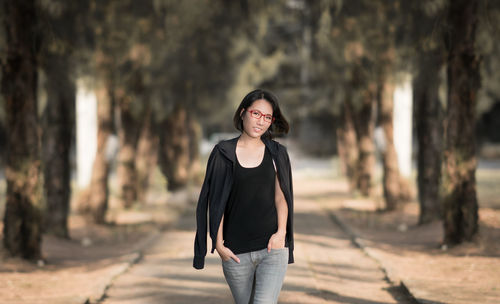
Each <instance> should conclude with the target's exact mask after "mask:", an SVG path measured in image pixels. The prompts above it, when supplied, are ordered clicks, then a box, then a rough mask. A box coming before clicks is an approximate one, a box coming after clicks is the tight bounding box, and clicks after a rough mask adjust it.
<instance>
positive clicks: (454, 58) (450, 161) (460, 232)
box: [443, 0, 480, 244]
mask: <svg viewBox="0 0 500 304" xmlns="http://www.w3.org/2000/svg"><path fill="white" fill-rule="evenodd" d="M477 8H478V1H477V0H456V1H451V2H450V4H449V11H448V22H449V26H448V28H449V32H448V37H447V41H446V42H447V43H448V45H447V46H448V68H447V74H448V107H447V113H446V140H445V143H446V147H445V151H444V167H445V168H444V176H443V188H444V197H443V206H444V230H445V237H444V242H445V243H446V244H456V243H460V242H462V241H465V240H471V239H472V238H473V237H474V235H475V234H476V232H477V229H478V203H477V197H476V179H475V172H476V162H477V161H476V155H475V152H476V151H475V112H476V102H477V91H478V89H479V87H480V74H479V66H480V60H479V55H478V54H477V53H476V52H475V47H474V44H475V36H476V26H477V22H478V16H477Z"/></svg>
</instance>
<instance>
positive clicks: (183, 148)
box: [159, 104, 190, 190]
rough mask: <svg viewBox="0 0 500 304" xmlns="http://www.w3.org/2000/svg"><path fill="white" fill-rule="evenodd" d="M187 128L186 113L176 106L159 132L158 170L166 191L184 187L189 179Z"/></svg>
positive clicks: (179, 106)
mask: <svg viewBox="0 0 500 304" xmlns="http://www.w3.org/2000/svg"><path fill="white" fill-rule="evenodd" d="M188 128H189V126H188V121H187V112H186V109H184V107H182V106H181V105H179V104H177V105H176V106H175V108H174V110H173V112H172V114H170V115H169V117H168V118H167V119H166V120H165V122H164V123H163V126H162V127H161V130H162V132H160V149H159V153H160V155H159V160H160V168H161V170H162V172H163V174H164V175H165V176H166V178H167V185H168V190H177V189H180V188H182V187H184V186H186V184H187V181H188V177H189V167H190V164H189V161H190V156H189V153H190V152H189V144H190V142H189V129H188Z"/></svg>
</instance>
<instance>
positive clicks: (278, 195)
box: [267, 175, 288, 252]
mask: <svg viewBox="0 0 500 304" xmlns="http://www.w3.org/2000/svg"><path fill="white" fill-rule="evenodd" d="M275 188H276V190H275V197H274V201H275V204H276V211H277V213H278V231H276V233H275V234H273V235H272V236H271V238H270V239H269V243H268V244H267V251H268V252H270V251H271V249H272V248H275V249H278V248H283V247H285V236H286V222H287V218H288V205H287V203H286V200H285V195H283V191H281V187H280V182H279V180H278V175H276V182H275Z"/></svg>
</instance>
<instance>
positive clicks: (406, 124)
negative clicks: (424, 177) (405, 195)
mask: <svg viewBox="0 0 500 304" xmlns="http://www.w3.org/2000/svg"><path fill="white" fill-rule="evenodd" d="M411 83H412V80H411V76H410V75H406V76H405V77H404V81H403V82H402V83H400V84H398V85H397V86H396V88H395V90H394V146H395V148H396V153H397V154H398V165H399V172H400V174H401V175H402V176H404V177H406V178H408V177H410V176H411V167H412V158H411V156H412V117H413V90H412V85H411Z"/></svg>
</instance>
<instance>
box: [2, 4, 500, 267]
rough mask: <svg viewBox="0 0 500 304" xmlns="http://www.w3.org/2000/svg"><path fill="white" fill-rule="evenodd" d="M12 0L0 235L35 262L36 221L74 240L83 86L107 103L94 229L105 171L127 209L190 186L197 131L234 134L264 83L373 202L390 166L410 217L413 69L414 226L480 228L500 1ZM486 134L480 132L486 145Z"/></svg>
mask: <svg viewBox="0 0 500 304" xmlns="http://www.w3.org/2000/svg"><path fill="white" fill-rule="evenodd" d="M11 2H12V1H6V0H4V1H2V5H3V7H5V9H4V10H3V13H2V15H1V18H2V20H3V31H2V32H0V37H1V38H2V39H3V41H4V43H3V44H0V45H1V46H2V49H1V56H2V57H1V63H2V74H1V77H2V98H1V99H0V102H1V103H2V105H3V110H2V111H0V114H1V115H0V135H1V134H2V128H1V126H3V125H5V134H6V136H5V138H6V145H5V146H6V147H7V148H4V146H3V145H2V149H3V150H5V151H4V155H6V157H5V160H4V163H5V165H4V166H5V175H6V179H7V185H8V186H7V202H6V204H5V205H6V208H5V209H6V211H5V217H4V229H5V232H4V242H5V244H6V247H8V248H13V249H12V252H13V253H14V254H16V255H23V256H30V257H36V256H37V255H38V254H39V238H40V231H41V230H40V229H41V228H40V223H41V222H40V220H41V217H40V214H42V212H43V214H44V217H43V218H44V220H43V223H44V229H45V231H46V232H49V233H53V234H55V235H58V236H62V237H67V236H68V230H67V216H68V213H69V212H70V210H71V206H70V197H71V186H70V185H71V184H70V182H71V172H72V171H71V170H72V169H73V167H72V166H73V163H72V146H73V143H74V137H75V132H74V124H75V109H74V103H75V95H76V85H75V84H76V83H77V82H76V80H77V79H80V78H83V77H85V79H87V85H88V86H89V87H90V88H92V90H93V92H94V94H95V96H96V97H97V100H98V103H97V113H96V116H97V121H98V131H97V135H96V137H97V150H96V151H95V152H94V151H89V153H95V161H94V164H93V171H92V178H91V182H90V185H89V187H88V189H87V191H84V193H83V194H81V195H80V199H79V201H80V202H81V204H80V206H79V208H78V209H79V210H80V211H83V212H85V213H87V214H88V215H89V219H92V220H93V221H95V222H97V223H104V222H106V212H107V209H108V205H109V195H110V194H109V193H110V183H109V180H110V175H111V173H114V172H116V174H117V176H118V180H117V185H118V186H117V192H118V194H117V195H118V197H119V199H120V203H121V205H122V206H123V207H124V208H130V207H132V206H134V205H135V204H140V203H141V202H142V201H143V200H144V198H145V193H146V192H147V186H148V180H149V176H150V175H151V172H154V170H155V168H157V167H158V168H159V169H160V171H161V172H162V173H163V174H164V176H165V177H166V180H167V190H169V191H174V190H181V189H183V188H184V187H185V186H186V185H188V184H189V182H190V180H191V179H192V177H193V176H194V175H195V173H194V168H196V167H197V165H196V162H197V161H198V160H199V157H198V151H199V143H200V138H203V137H205V138H206V137H208V136H209V135H210V134H212V133H214V132H229V131H233V127H232V122H231V120H230V119H228V117H229V118H230V117H232V115H233V111H234V108H235V105H236V104H237V103H239V101H240V100H241V98H242V97H243V96H244V95H245V93H246V92H248V91H249V90H250V89H252V88H255V87H265V88H268V89H271V90H273V91H274V92H275V93H276V94H277V95H278V96H280V97H281V100H282V101H281V103H282V105H283V108H284V111H285V114H286V115H287V117H289V118H290V119H291V121H292V126H293V128H292V133H291V134H290V136H289V138H290V139H291V140H294V141H296V142H298V143H299V145H301V147H302V148H303V149H304V150H306V151H307V152H309V153H313V154H315V155H322V156H324V155H331V153H332V152H333V151H336V150H337V149H338V154H339V157H340V159H341V160H342V166H343V168H344V170H343V171H344V172H345V174H346V175H347V178H348V180H349V183H350V185H351V189H352V190H353V191H355V192H358V193H361V194H362V195H373V191H372V190H373V189H374V187H375V186H376V176H375V166H376V165H377V163H380V164H381V166H382V169H383V180H382V187H383V189H384V201H385V209H386V210H391V209H395V208H398V206H400V205H401V202H402V201H404V199H407V198H408V197H407V196H408V195H407V191H406V190H407V183H406V182H405V181H404V180H403V179H401V176H400V173H399V169H398V164H397V161H396V153H397V151H396V149H395V148H394V145H393V141H392V137H393V132H394V131H393V129H394V127H395V126H394V125H393V121H394V117H393V115H394V114H393V113H394V109H393V106H394V104H397V103H398V100H395V99H394V88H395V87H396V86H398V85H400V83H401V79H402V77H400V75H401V74H402V73H411V74H412V77H413V96H414V105H415V109H414V110H415V121H416V124H415V131H416V139H417V142H418V153H417V155H416V158H417V169H418V178H417V182H418V183H417V186H418V193H419V201H420V206H421V208H420V223H422V224H424V223H427V222H429V221H432V220H434V219H438V218H441V217H442V215H443V214H444V215H445V217H444V218H445V223H446V224H445V225H446V226H445V227H446V231H447V232H448V234H447V237H446V240H445V241H446V242H450V243H453V242H460V241H462V240H467V239H471V238H472V237H473V235H474V233H475V232H476V230H477V208H478V206H477V199H476V194H475V190H474V183H475V180H474V171H475V166H476V162H477V160H476V159H475V156H476V150H475V148H474V146H475V144H474V138H475V137H476V136H477V134H478V132H477V131H475V127H474V126H475V120H476V118H475V117H476V116H477V115H476V114H482V113H483V112H487V111H488V110H489V109H490V108H491V107H493V105H494V104H495V102H497V101H498V100H500V97H499V96H500V91H499V89H498V79H500V76H499V75H500V73H499V72H497V71H499V69H496V68H494V67H497V66H498V65H499V62H500V60H499V56H498V50H499V49H500V47H499V45H500V44H499V43H498V42H497V41H498V39H492V36H494V35H495V33H497V34H498V26H497V24H499V23H498V20H499V19H500V15H499V13H498V12H499V11H500V10H499V8H498V7H497V6H498V5H496V4H492V3H490V2H487V1H486V2H483V1H480V0H478V1H467V2H462V1H458V2H457V1H454V2H451V1H447V0H432V1H431V0H428V1H427V0H426V1H418V2H407V1H368V0H358V1H333V0H331V1H327V0H325V1H300V0H297V1H286V0H276V1H260V0H241V1H227V0H216V1H198V0H192V1H173V0H147V1H140V2H138V1H131V0H126V1H116V0H106V1H88V2H86V3H71V4H70V3H66V2H65V1H59V0H50V1H27V0H23V1H18V2H16V3H11ZM464 20H470V21H467V22H464ZM443 37H444V38H443ZM477 41H480V43H478V42H477ZM478 45H479V46H480V47H477V46H478ZM481 61H484V62H487V63H488V64H485V65H480V64H479V63H480V62H481ZM445 68H446V70H447V73H445V72H444V70H445ZM39 73H41V74H40V75H41V77H39V76H38V75H39ZM480 76H482V78H483V81H479V79H480ZM481 83H483V84H484V86H483V88H482V89H481V87H480V84H481ZM445 91H448V94H442V93H440V92H445ZM476 105H477V107H476ZM37 109H39V110H37ZM445 111H446V116H445V115H444V114H443V113H445ZM478 117H480V116H478ZM485 117H486V116H485ZM443 120H444V124H443ZM491 120H492V119H491V118H490V121H491ZM493 120H494V119H493ZM488 124H490V123H485V122H484V123H482V124H480V129H479V130H480V131H479V133H480V136H479V137H480V138H481V141H484V140H487V139H485V135H484V134H488V132H487V131H486V129H485V128H487V126H488ZM443 126H445V128H443ZM376 128H380V129H381V130H382V132H381V133H383V134H384V136H383V137H384V143H385V144H384V145H383V146H384V147H385V148H384V149H379V150H377V146H376V145H375V142H374V137H375V129H376ZM490 133H494V132H490ZM39 135H41V137H40V138H39ZM1 138H2V137H1V136H0V140H1ZM21 138H22V139H23V140H20V139H21ZM115 139H116V141H115ZM40 140H41V142H42V145H41V146H40V147H41V149H40V147H39V146H38V142H39V141H40ZM0 142H1V141H0ZM113 142H117V143H118V149H117V151H114V150H113ZM443 143H445V145H443ZM444 147H445V153H444V158H443V154H442V151H443V150H442V149H443V148H444ZM5 152H6V153H5ZM377 156H380V157H379V160H378V161H377ZM442 161H444V165H445V168H444V169H445V170H444V171H443V172H444V177H443V187H442V188H440V187H441V186H440V185H441V166H442V164H443V163H442ZM42 169H43V172H44V174H43V176H44V178H43V187H44V189H45V191H44V192H43V194H44V195H42V194H41V192H40V191H41V189H42V188H41V187H42V180H41V179H39V178H38V171H39V170H42ZM80 190H81V189H80ZM440 192H441V194H443V196H440ZM21 193H22V194H21ZM20 201H22V202H24V203H19V202H20ZM0 203H1V202H0ZM464 206H469V207H467V208H465V209H464ZM19 208H21V209H19ZM74 209H75V208H74ZM20 210H27V211H26V212H25V211H20ZM463 210H466V211H463ZM24 212H25V213H24ZM443 212H444V213H443ZM19 223H22V225H21V224H19ZM19 225H21V226H19ZM23 225H24V226H23ZM16 227H17V228H16ZM19 227H23V228H19ZM19 229H24V230H22V232H20V231H21V230H19ZM20 233H21V234H22V235H23V236H24V239H23V238H19V237H18V236H19V235H20ZM21 244H22V245H21ZM9 246H10V247H9ZM23 246H25V247H23ZM16 248H17V249H16ZM19 248H29V249H26V250H25V249H19ZM20 252H23V253H22V254H21V253H20Z"/></svg>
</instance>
